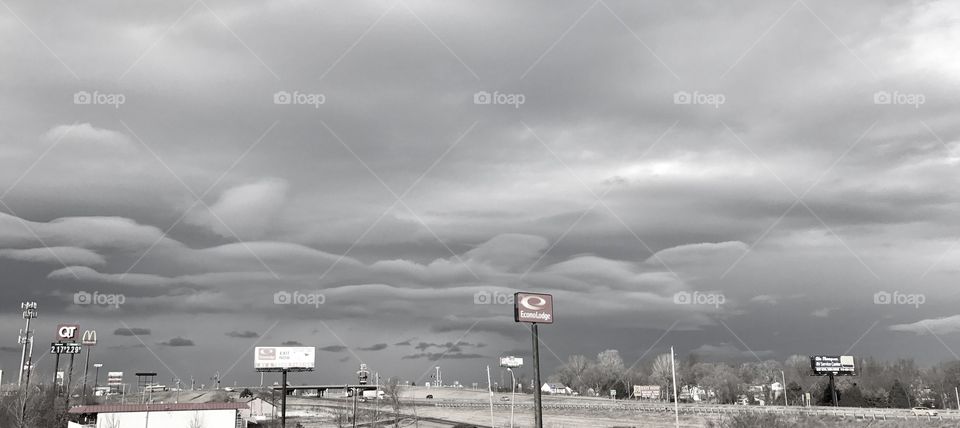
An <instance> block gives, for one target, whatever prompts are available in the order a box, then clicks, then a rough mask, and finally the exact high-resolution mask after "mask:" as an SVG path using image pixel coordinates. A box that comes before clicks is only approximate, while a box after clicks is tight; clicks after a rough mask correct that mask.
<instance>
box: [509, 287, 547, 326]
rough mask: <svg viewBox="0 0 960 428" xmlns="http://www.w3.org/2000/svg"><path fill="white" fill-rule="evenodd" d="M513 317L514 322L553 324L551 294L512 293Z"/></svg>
mask: <svg viewBox="0 0 960 428" xmlns="http://www.w3.org/2000/svg"><path fill="white" fill-rule="evenodd" d="M513 318H514V321H516V322H529V323H537V324H553V295H550V294H540V293H524V292H518V293H514V295H513Z"/></svg>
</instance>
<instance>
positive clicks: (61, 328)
mask: <svg viewBox="0 0 960 428" xmlns="http://www.w3.org/2000/svg"><path fill="white" fill-rule="evenodd" d="M79 331H80V325H79V324H59V325H57V340H59V341H61V342H76V341H77V332H79Z"/></svg>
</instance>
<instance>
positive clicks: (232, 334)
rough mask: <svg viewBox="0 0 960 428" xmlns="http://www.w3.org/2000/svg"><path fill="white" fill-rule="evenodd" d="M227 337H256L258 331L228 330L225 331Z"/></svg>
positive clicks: (258, 334)
mask: <svg viewBox="0 0 960 428" xmlns="http://www.w3.org/2000/svg"><path fill="white" fill-rule="evenodd" d="M226 336H227V337H235V338H237V339H256V338H258V337H260V333H257V332H255V331H250V330H246V331H230V332H227V333H226Z"/></svg>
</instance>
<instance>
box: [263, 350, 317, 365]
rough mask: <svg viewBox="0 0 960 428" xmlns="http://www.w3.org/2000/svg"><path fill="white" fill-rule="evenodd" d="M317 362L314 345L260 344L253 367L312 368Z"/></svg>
mask: <svg viewBox="0 0 960 428" xmlns="http://www.w3.org/2000/svg"><path fill="white" fill-rule="evenodd" d="M315 364H316V355H315V354H314V348H313V347H312V346H310V347H307V346H300V347H278V346H258V347H257V348H256V349H255V350H254V354H253V368H255V369H257V370H267V371H269V370H276V371H280V370H312V369H313V368H314V366H315Z"/></svg>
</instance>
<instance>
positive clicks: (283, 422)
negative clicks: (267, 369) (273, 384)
mask: <svg viewBox="0 0 960 428" xmlns="http://www.w3.org/2000/svg"><path fill="white" fill-rule="evenodd" d="M280 373H281V376H280V377H281V379H280V388H281V389H280V428H287V369H283V370H281V371H280Z"/></svg>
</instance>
